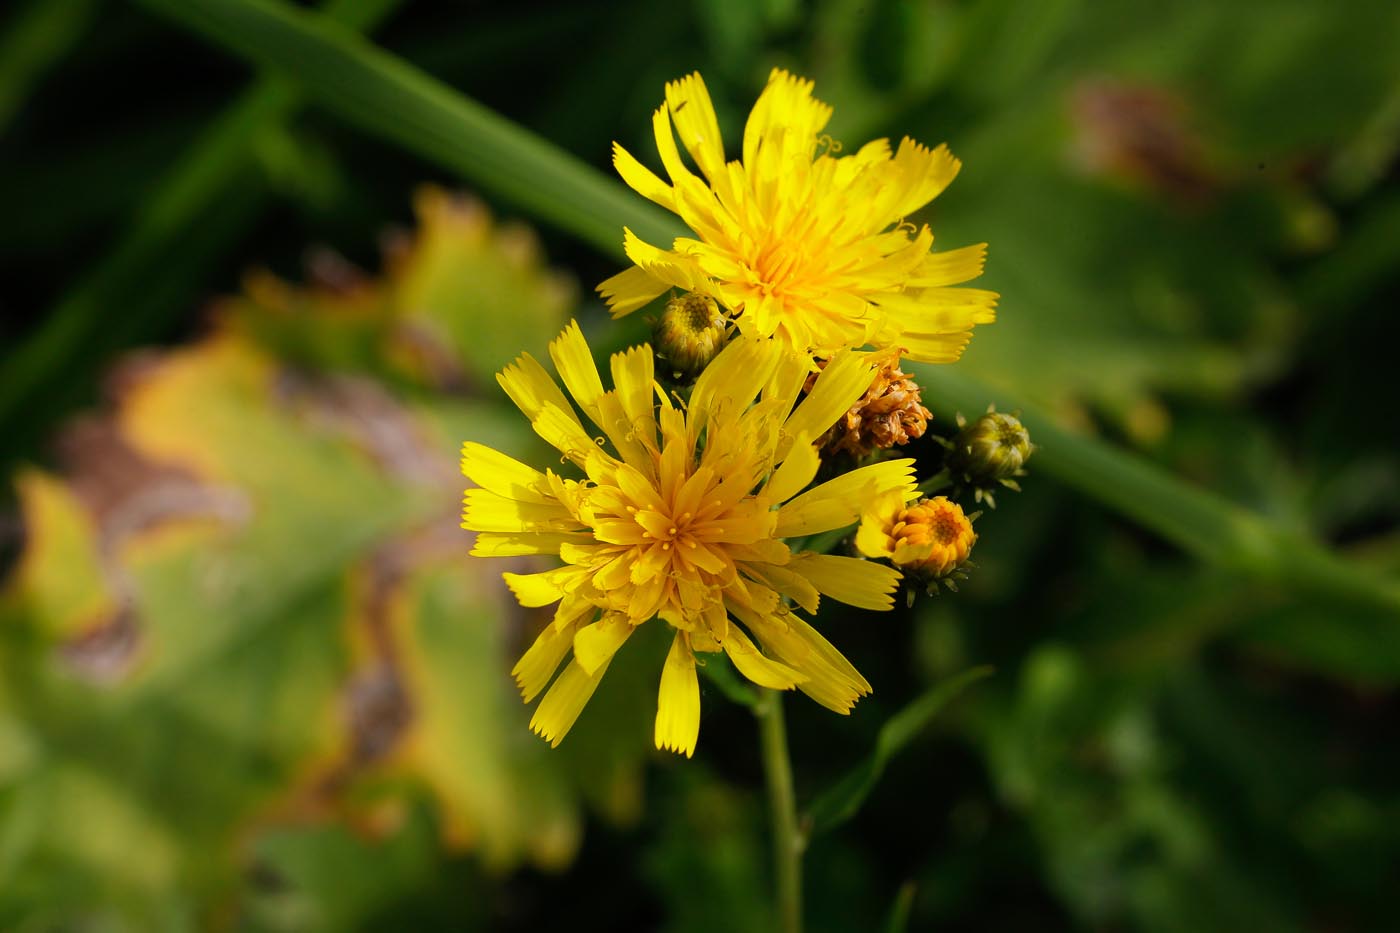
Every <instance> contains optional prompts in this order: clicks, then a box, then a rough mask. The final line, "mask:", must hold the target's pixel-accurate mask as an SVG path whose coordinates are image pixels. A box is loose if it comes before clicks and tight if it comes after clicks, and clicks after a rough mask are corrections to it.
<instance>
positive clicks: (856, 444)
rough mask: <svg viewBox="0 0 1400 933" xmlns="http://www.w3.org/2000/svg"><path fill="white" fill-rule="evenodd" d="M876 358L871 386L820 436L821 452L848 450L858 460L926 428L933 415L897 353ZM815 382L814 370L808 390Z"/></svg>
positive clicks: (920, 435) (809, 379) (880, 355)
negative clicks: (900, 365)
mask: <svg viewBox="0 0 1400 933" xmlns="http://www.w3.org/2000/svg"><path fill="white" fill-rule="evenodd" d="M876 360H877V362H878V364H879V365H878V368H877V369H876V371H875V378H874V380H873V381H872V382H871V384H870V388H869V389H867V390H866V392H865V394H864V395H862V396H861V397H860V398H859V399H858V400H857V401H856V403H855V404H854V405H852V406H851V407H850V408H849V409H848V410H847V411H846V413H845V414H844V415H842V416H841V420H839V421H837V422H836V424H834V425H833V426H832V427H831V429H830V430H828V431H827V432H826V433H825V434H824V435H822V437H821V441H820V446H821V448H822V449H823V450H824V451H827V452H829V453H849V454H850V455H851V456H852V457H854V458H856V459H857V460H859V459H862V458H864V457H867V456H869V455H870V454H871V453H873V452H875V451H876V450H888V449H889V448H891V447H895V446H899V445H902V444H907V443H909V441H911V440H914V439H916V438H919V437H922V436H923V433H924V431H925V430H926V429H927V428H928V423H929V419H931V418H932V417H933V415H932V414H931V413H930V412H929V410H928V409H927V408H925V407H924V406H923V404H922V401H921V398H920V394H919V385H918V383H916V382H915V381H914V380H913V379H911V378H910V377H909V374H908V373H906V372H903V371H902V370H901V369H900V368H899V353H898V352H897V351H889V352H885V353H881V354H879V356H878V357H876ZM817 365H818V366H823V367H824V366H825V365H826V364H825V363H824V362H818V363H817ZM815 381H816V374H815V373H813V374H812V375H811V376H809V377H808V379H807V390H809V391H810V390H811V387H812V384H813V382H815Z"/></svg>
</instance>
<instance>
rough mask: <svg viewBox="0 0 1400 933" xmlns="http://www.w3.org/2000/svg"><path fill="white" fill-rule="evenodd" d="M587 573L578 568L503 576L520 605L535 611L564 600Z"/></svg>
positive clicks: (560, 568)
mask: <svg viewBox="0 0 1400 933" xmlns="http://www.w3.org/2000/svg"><path fill="white" fill-rule="evenodd" d="M585 573H586V571H583V570H580V569H579V568H577V567H558V568H556V569H554V570H546V571H544V572H543V573H503V574H501V576H502V577H503V578H504V579H505V581H506V586H508V587H510V591H511V592H512V593H514V594H515V598H516V600H517V601H519V603H520V605H522V606H525V607H527V608H532V609H533V608H536V607H538V606H548V605H550V604H551V603H556V602H558V601H559V600H561V599H563V598H564V596H565V595H567V594H568V592H569V591H570V590H572V589H573V588H574V587H575V586H577V585H578V583H579V582H580V581H581V580H582V579H583V576H584V575H585Z"/></svg>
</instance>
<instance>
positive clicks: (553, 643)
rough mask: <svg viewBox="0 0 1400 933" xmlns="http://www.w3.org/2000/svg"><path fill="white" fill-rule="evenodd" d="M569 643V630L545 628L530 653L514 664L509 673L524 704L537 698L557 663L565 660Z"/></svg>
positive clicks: (571, 638)
mask: <svg viewBox="0 0 1400 933" xmlns="http://www.w3.org/2000/svg"><path fill="white" fill-rule="evenodd" d="M571 644H573V630H572V629H566V630H562V631H561V630H560V629H559V628H557V627H556V626H554V625H546V626H545V628H544V631H543V632H540V634H539V637H538V638H536V639H535V641H534V643H533V644H532V645H530V648H529V650H528V651H526V652H525V654H524V655H522V656H521V658H520V660H519V661H517V662H516V664H515V667H514V668H513V669H512V670H511V672H510V673H511V676H512V677H514V678H515V683H516V685H517V686H519V687H520V695H521V697H523V698H524V700H525V702H526V703H529V702H530V701H531V700H533V699H534V698H535V697H536V696H538V695H539V692H540V691H541V690H543V689H544V685H545V684H547V683H549V678H551V677H553V676H554V672H555V671H556V670H558V669H559V662H560V661H562V660H564V655H565V654H567V653H568V651H569V646H570V645H571Z"/></svg>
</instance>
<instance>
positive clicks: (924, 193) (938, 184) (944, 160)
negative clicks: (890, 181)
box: [890, 136, 962, 220]
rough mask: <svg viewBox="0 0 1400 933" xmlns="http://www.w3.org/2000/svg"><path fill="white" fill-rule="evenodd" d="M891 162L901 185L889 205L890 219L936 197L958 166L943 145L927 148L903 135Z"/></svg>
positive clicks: (916, 208) (948, 182)
mask: <svg viewBox="0 0 1400 933" xmlns="http://www.w3.org/2000/svg"><path fill="white" fill-rule="evenodd" d="M892 165H893V167H894V169H895V170H896V171H897V172H898V178H899V181H898V183H897V184H898V185H899V187H900V188H902V189H903V190H902V191H901V192H900V197H899V199H898V200H897V201H895V203H894V205H893V207H892V209H891V214H890V219H892V220H893V219H896V218H901V217H907V216H909V215H910V214H912V213H914V212H915V211H916V210H918V209H919V208H921V207H923V206H924V205H925V204H927V203H928V202H930V201H932V200H933V199H934V198H936V197H938V195H940V194H942V193H943V189H944V188H947V187H948V185H949V184H951V183H952V181H953V179H954V178H956V177H957V175H958V171H959V169H961V168H962V163H961V162H959V161H958V160H957V159H956V158H955V157H954V156H953V154H952V153H951V152H949V151H948V147H947V146H939V147H938V148H937V149H929V148H928V147H927V146H921V145H919V144H918V143H916V142H914V140H912V139H910V138H909V137H907V136H906V137H905V138H904V139H902V140H901V141H900V143H899V151H897V152H896V153H895V155H894V162H893V163H892Z"/></svg>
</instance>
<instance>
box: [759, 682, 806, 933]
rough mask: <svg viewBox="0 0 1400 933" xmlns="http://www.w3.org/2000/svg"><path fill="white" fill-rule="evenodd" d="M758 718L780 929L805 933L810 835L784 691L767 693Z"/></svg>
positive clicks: (784, 931) (787, 931)
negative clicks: (802, 819) (795, 777)
mask: <svg viewBox="0 0 1400 933" xmlns="http://www.w3.org/2000/svg"><path fill="white" fill-rule="evenodd" d="M754 715H755V716H757V717H758V736H759V750H760V752H761V753H762V754H761V757H762V759H763V774H764V777H765V779H766V781H767V784H768V809H769V814H770V819H771V825H772V836H773V879H774V891H775V900H776V902H777V910H778V929H779V930H781V931H782V933H801V931H802V855H803V853H804V852H805V851H806V849H807V835H806V833H805V832H803V830H802V828H801V826H800V825H799V823H798V819H797V795H796V794H795V793H794V792H793V787H792V762H791V760H790V759H789V757H788V745H787V726H786V724H785V723H784V722H783V695H782V692H781V691H778V690H764V691H763V696H762V697H761V699H760V700H759V703H758V705H757V706H756V707H754Z"/></svg>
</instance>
